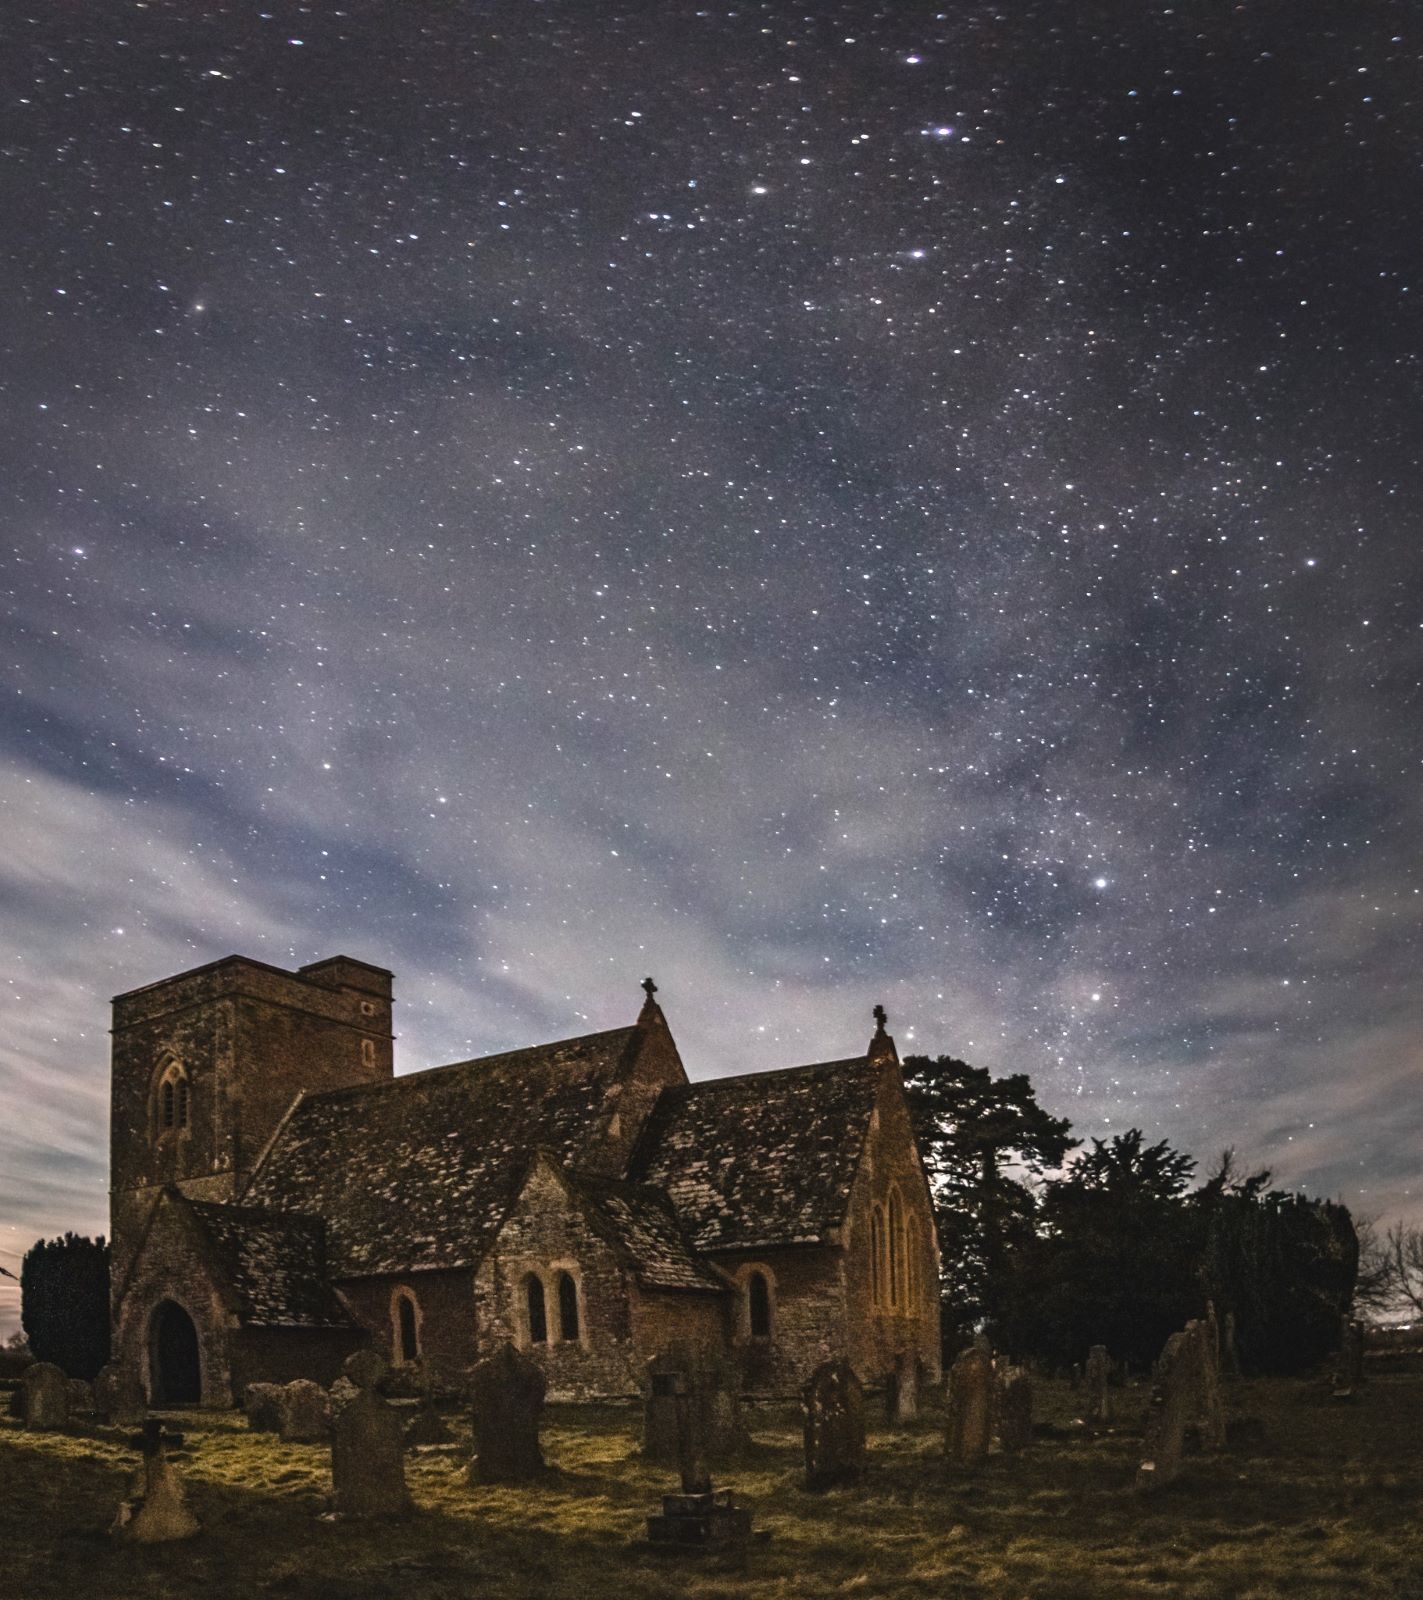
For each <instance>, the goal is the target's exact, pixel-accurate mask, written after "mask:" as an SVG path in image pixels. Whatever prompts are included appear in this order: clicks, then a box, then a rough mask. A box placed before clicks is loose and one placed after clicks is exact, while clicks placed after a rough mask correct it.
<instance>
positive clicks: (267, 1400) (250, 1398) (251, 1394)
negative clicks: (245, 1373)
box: [242, 1383, 284, 1433]
mask: <svg viewBox="0 0 1423 1600" xmlns="http://www.w3.org/2000/svg"><path fill="white" fill-rule="evenodd" d="M283 1393H284V1389H283V1386H282V1385H281V1384H280V1383H249V1384H248V1385H247V1387H246V1388H245V1389H244V1390H243V1391H242V1411H243V1414H244V1415H245V1416H246V1418H247V1426H248V1427H249V1428H251V1430H252V1431H253V1433H280V1432H281V1431H282V1396H283Z"/></svg>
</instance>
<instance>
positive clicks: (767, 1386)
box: [713, 1245, 851, 1394]
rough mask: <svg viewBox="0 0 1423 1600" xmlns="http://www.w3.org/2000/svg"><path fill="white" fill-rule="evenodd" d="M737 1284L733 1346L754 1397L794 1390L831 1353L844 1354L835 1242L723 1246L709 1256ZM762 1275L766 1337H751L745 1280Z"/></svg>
mask: <svg viewBox="0 0 1423 1600" xmlns="http://www.w3.org/2000/svg"><path fill="white" fill-rule="evenodd" d="M713 1259H714V1260H715V1262H716V1265H717V1266H718V1267H720V1268H721V1270H722V1271H723V1272H725V1273H726V1274H727V1276H728V1277H730V1278H731V1279H732V1280H733V1281H734V1282H735V1284H736V1286H737V1293H736V1296H735V1298H734V1300H733V1301H732V1303H731V1305H730V1307H729V1312H730V1316H729V1321H730V1331H731V1343H732V1349H733V1351H734V1352H735V1354H736V1355H737V1357H738V1361H739V1365H740V1367H741V1371H742V1375H743V1382H744V1385H745V1387H746V1389H747V1390H748V1392H750V1393H752V1394H797V1393H799V1391H800V1388H801V1386H802V1385H803V1384H804V1383H805V1381H806V1380H807V1379H808V1378H809V1376H810V1374H811V1373H812V1372H814V1371H815V1369H816V1368H817V1367H818V1366H820V1365H821V1364H822V1363H823V1362H826V1361H830V1360H832V1359H834V1358H835V1357H836V1356H849V1355H850V1353H851V1350H850V1340H849V1337H848V1329H849V1318H848V1308H847V1305H846V1299H845V1277H844V1259H843V1252H842V1251H841V1250H839V1249H837V1248H835V1247H833V1246H825V1245H801V1246H798V1247H796V1248H794V1249H785V1250H761V1251H754V1252H752V1251H734V1252H733V1251H727V1252H723V1253H722V1254H720V1255H717V1256H715V1257H713ZM753 1272H760V1273H761V1274H763V1276H764V1277H765V1278H766V1279H767V1281H768V1284H769V1287H770V1297H771V1334H770V1337H769V1338H768V1339H765V1338H756V1337H753V1336H752V1333H751V1328H750V1316H749V1306H748V1299H747V1284H748V1282H749V1279H750V1277H751V1274H752V1273H753Z"/></svg>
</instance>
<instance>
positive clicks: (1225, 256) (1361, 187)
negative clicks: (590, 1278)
mask: <svg viewBox="0 0 1423 1600" xmlns="http://www.w3.org/2000/svg"><path fill="white" fill-rule="evenodd" d="M31 11H32V15H30V16H29V17H26V16H25V15H24V14H23V11H22V9H17V8H12V9H11V14H10V16H9V17H8V19H7V26H6V34H7V43H6V48H5V51H4V57H3V65H0V76H3V89H4V97H3V105H4V118H3V133H0V156H3V161H0V184H3V196H2V198H3V211H2V212H0V215H3V217H4V218H5V221H4V226H3V231H2V232H0V306H3V307H4V311H3V314H0V405H3V415H4V429H3V443H2V444H0V449H3V452H4V454H3V458H0V469H2V470H0V501H3V505H4V522H3V526H4V532H5V545H6V548H7V550H8V554H9V560H8V561H7V562H6V573H7V576H6V582H5V590H4V592H5V601H6V621H7V630H6V644H7V654H6V658H5V659H6V674H5V676H6V682H7V687H6V692H5V697H4V702H3V703H4V718H3V723H0V737H3V740H4V745H5V756H6V761H5V765H4V775H3V778H0V806H2V807H3V810H0V818H3V825H4V838H5V846H6V848H5V852H4V859H3V863H0V891H3V895H4V902H5V905H6V916H5V918H4V922H3V933H2V934H0V938H3V945H0V954H3V960H4V965H5V974H6V979H7V981H8V984H9V992H10V995H11V1005H10V1006H9V1008H8V1011H7V1034H8V1039H7V1046H8V1048H7V1051H6V1067H5V1072H4V1077H3V1083H0V1128H3V1131H0V1264H4V1265H8V1266H10V1267H11V1268H12V1269H13V1268H14V1266H15V1263H16V1256H17V1255H18V1253H19V1252H20V1251H21V1250H22V1249H23V1247H24V1246H25V1245H26V1244H27V1243H28V1242H29V1241H30V1240H32V1239H33V1238H34V1237H35V1236H36V1235H37V1234H38V1233H39V1232H41V1231H54V1230H56V1229H59V1228H61V1227H64V1226H74V1227H77V1228H80V1229H81V1230H84V1231H98V1230H99V1229H100V1228H102V1227H103V1226H104V1221H105V1218H104V1212H105V1204H106V1202H105V1193H104V1191H105V1167H106V1153H105V1143H106V1136H107V1135H106V1106H107V1040H106V1037H105V1030H106V1028H107V1025H108V1012H107V1002H108V998H109V996H110V994H112V993H113V992H115V991H116V990H121V989H127V988H131V987H134V986H136V985H138V984H141V983H145V982H149V981H152V980H154V979H156V978H158V977H161V976H163V975H165V974H167V973H169V972H173V971H177V970H180V969H181V968H184V967H188V966H193V965H196V964H198V963H200V962H203V961H207V960H210V959H212V958H215V957H217V956H221V955H223V954H226V953H228V952H229V951H233V950H236V951H241V952H243V953H246V954H251V955H254V956H257V957H260V958H262V959H265V960H269V961H273V962H277V963H279V964H283V965H290V964H295V963H302V962H307V961H311V960H314V959H316V958H318V957H320V956H324V955H327V954H331V953H334V952H336V951H346V952H349V953H350V954H353V955H356V956H360V957H362V958H364V959H366V960H371V961H375V962H379V963H381V964H384V965H387V966H390V967H392V968H393V969H394V970H395V971H396V973H397V991H396V992H397V996H398V999H399V1001H400V1006H399V1011H398V1018H399V1020H398V1024H397V1025H398V1028H399V1031H400V1040H399V1043H398V1046H397V1050H398V1060H399V1062H400V1064H401V1066H402V1067H404V1068H407V1069H408V1068H412V1067H417V1066H425V1065H430V1064H432V1063H435V1062H437V1061H441V1060H448V1059H453V1058H457V1057H462V1056H468V1055H471V1054H475V1053H478V1052H482V1051H487V1050H495V1049H503V1048H508V1047H512V1046H516V1045H522V1044H528V1043H532V1042H536V1041H539V1040H542V1039H545V1038H552V1037H558V1036H560V1035H567V1034H574V1033H579V1032H584V1031H587V1030H589V1029H591V1028H597V1027H605V1026H614V1025H621V1024H623V1023H625V1022H627V1021H628V1020H630V1019H631V1018H632V1017H633V1016H634V1015H635V1014H636V1010H637V1005H638V1003H639V1002H640V1001H641V998H642V996H641V994H640V992H639V990H638V987H637V984H638V981H639V980H640V979H641V978H642V977H643V976H644V975H645V973H647V972H649V971H650V972H652V973H653V974H655V976H656V978H657V980H658V983H659V984H660V986H661V993H660V998H661V999H662V1000H663V1001H665V1003H666V1008H667V1012H668V1016H669V1019H670V1020H671V1023H672V1026H673V1028H674V1030H675V1032H676V1033H677V1035H678V1038H679V1040H680V1042H681V1044H682V1049H683V1054H684V1056H685V1058H686V1060H687V1062H688V1066H689V1069H690V1070H691V1071H692V1072H693V1074H694V1075H695V1076H704V1075H708V1074H715V1073H718V1072H725V1071H729V1070H747V1069H750V1068H754V1067H759V1066H765V1067H776V1066H786V1065H792V1064H794V1063H797V1062H800V1061H805V1060H813V1059H817V1058H821V1057H825V1056H843V1055H845V1054H848V1053H851V1052H853V1051H854V1050H857V1049H860V1048H862V1047H863V1045H864V1042H865V1041H866V1040H867V1039H868V1036H869V1030H870V1027H871V1023H870V1018H869V1012H870V1007H871V1005H872V1004H874V1003H875V1002H876V1001H883V1002H884V1004H885V1005H886V1006H887V1007H888V1008H889V1011H890V1014H891V1026H892V1029H893V1031H894V1032H895V1033H896V1035H897V1037H898V1039H899V1043H900V1048H901V1050H902V1051H904V1050H918V1051H929V1052H931V1053H939V1052H951V1053H954V1054H958V1055H962V1056H966V1057H968V1058H969V1059H971V1060H973V1061H974V1062H976V1063H978V1064H980V1065H984V1066H988V1067H991V1068H993V1069H995V1070H999V1071H1010V1070H1015V1071H1016V1070H1022V1071H1027V1072H1028V1073H1029V1074H1030V1075H1031V1076H1032V1078H1033V1080H1034V1082H1035V1083H1036V1084H1037V1086H1038V1089H1039V1094H1040V1097H1041V1099H1042V1100H1043V1101H1044V1102H1045V1103H1046V1104H1047V1105H1049V1106H1050V1107H1051V1108H1052V1109H1053V1110H1054V1111H1057V1112H1061V1113H1065V1114H1067V1115H1068V1116H1070V1117H1071V1118H1072V1119H1073V1121H1074V1124H1075V1125H1076V1127H1077V1130H1078V1131H1079V1132H1080V1133H1084V1134H1089V1133H1090V1134H1098V1135H1101V1134H1103V1133H1105V1132H1108V1131H1113V1130H1116V1131H1120V1130H1121V1129H1124V1128H1126V1127H1128V1126H1131V1125H1133V1124H1135V1125H1140V1126H1142V1127H1144V1128H1145V1129H1146V1130H1147V1131H1148V1133H1149V1134H1150V1135H1151V1136H1152V1137H1169V1138H1170V1139H1172V1140H1173V1141H1174V1142H1176V1143H1178V1144H1180V1145H1181V1146H1183V1147H1184V1148H1186V1149H1189V1150H1191V1151H1192V1152H1194V1153H1195V1154H1197V1155H1198V1156H1199V1157H1201V1158H1202V1160H1203V1161H1207V1160H1209V1159H1211V1158H1212V1157H1213V1156H1214V1155H1215V1154H1216V1153H1218V1152H1219V1150H1220V1149H1221V1148H1223V1147H1224V1146H1226V1145H1234V1146H1236V1147H1237V1148H1238V1150H1239V1151H1240V1153H1241V1155H1242V1157H1243V1158H1244V1159H1245V1160H1246V1161H1248V1162H1251V1163H1255V1164H1260V1165H1269V1166H1271V1167H1273V1168H1274V1170H1275V1172H1276V1175H1277V1177H1278V1178H1279V1179H1280V1180H1281V1181H1285V1182H1288V1183H1291V1184H1298V1185H1302V1186H1304V1187H1306V1188H1308V1189H1309V1190H1310V1192H1312V1193H1324V1194H1337V1195H1340V1196H1342V1197H1343V1198H1344V1199H1345V1200H1346V1201H1347V1202H1349V1203H1350V1204H1351V1205H1353V1206H1355V1207H1357V1208H1360V1209H1362V1210H1365V1211H1376V1212H1380V1213H1382V1214H1384V1215H1385V1216H1391V1215H1398V1214H1411V1215H1413V1216H1415V1218H1416V1216H1417V1208H1418V1206H1419V1204H1420V1203H1421V1202H1420V1198H1419V1196H1420V1177H1423V1168H1421V1167H1420V1162H1423V1158H1421V1157H1420V1154H1419V1151H1420V1148H1423V1095H1420V1093H1419V1089H1418V1085H1419V1073H1420V1070H1423V1059H1420V1058H1421V1057H1423V1051H1420V1034H1421V1033H1423V1029H1421V1028H1420V984H1419V980H1418V976H1417V972H1418V957H1419V946H1420V938H1419V931H1420V920H1423V919H1420V907H1423V900H1420V881H1421V875H1420V872H1419V867H1418V847H1417V840H1418V838H1419V837H1420V824H1423V816H1420V811H1423V806H1420V762H1419V754H1420V750H1419V738H1418V724H1419V679H1420V645H1423V632H1421V631H1420V620H1423V618H1421V616H1420V612H1421V611H1423V607H1421V606H1420V595H1423V542H1421V541H1420V539H1419V534H1418V531H1417V529H1418V511H1419V504H1420V498H1423V496H1421V495H1420V490H1423V474H1421V473H1420V469H1419V440H1420V436H1423V411H1420V403H1419V383H1420V353H1423V330H1420V325H1419V302H1420V301H1423V270H1420V255H1421V254H1423V243H1420V236H1419V232H1418V226H1417V210H1418V173H1419V169H1420V154H1423V72H1420V54H1419V47H1418V37H1417V29H1416V18H1412V17H1410V15H1409V12H1410V8H1409V7H1408V6H1406V5H1403V4H1397V5H1390V4H1386V3H1380V4H1370V5H1363V6H1339V5H1338V4H1328V5H1324V4H1320V5H1311V4H1306V3H1301V0H1276V3H1274V4H1270V3H1260V4H1250V5H1245V6H1230V5H1223V4H1222V5H1216V4H1204V5H1194V4H1185V3H1181V4H1178V5H1176V6H1160V5H1150V6H1144V5H1142V4H1140V3H1139V0H1121V3H1118V4H1103V3H1095V4H1094V3H1087V4H1076V5H1072V6H1063V5H1045V4H1022V5H1016V6H1011V7H1010V6H992V5H985V4H980V3H976V0H964V3H962V4H956V5H955V6H953V7H952V8H949V9H948V10H946V11H944V12H941V13H938V14H936V13H935V12H933V11H932V10H929V9H927V8H919V7H915V6H912V5H908V4H894V5H883V6H880V7H871V6H865V5H839V6H835V5H823V6H815V7H809V6H807V7H799V8H797V7H791V6H787V5H755V4H741V5H723V6H719V7H716V8H706V9H698V8H696V7H694V6H690V5H687V4H683V3H680V0H650V3H646V4H640V5H627V4H609V5H603V4H597V5H592V4H587V3H583V4H575V3H572V0H559V3H548V4H535V3H531V0H517V3H514V0H507V3H496V4H485V5H474V4H468V5H462V6H455V5H449V4H433V3H418V0H401V3H399V4H396V3H394V0H387V3H383V4H372V3H358V4H349V5H346V6H345V7H344V8H339V9H338V8H337V7H336V6H333V5H320V6H311V7H302V6H294V5H286V6H277V5H269V6H268V7H267V9H266V10H265V11H259V10H258V9H257V7H256V6H255V5H254V6H248V5H237V4H227V5H212V4H203V5H199V4H194V3H193V0H174V3H169V4H160V3H156V0H155V3H150V4H147V5H144V4H134V3H129V4H118V3H105V4H100V3H98V0H87V3H74V4H66V5H63V6H56V5H43V6H40V5H36V6H34V7H32V8H31ZM1410 24H1412V25H1413V26H1410ZM13 1312H14V1297H13V1294H12V1295H11V1298H10V1300H9V1301H4V1300H0V1315H9V1316H10V1317H12V1318H13Z"/></svg>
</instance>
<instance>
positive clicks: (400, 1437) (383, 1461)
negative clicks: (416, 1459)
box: [331, 1361, 410, 1517]
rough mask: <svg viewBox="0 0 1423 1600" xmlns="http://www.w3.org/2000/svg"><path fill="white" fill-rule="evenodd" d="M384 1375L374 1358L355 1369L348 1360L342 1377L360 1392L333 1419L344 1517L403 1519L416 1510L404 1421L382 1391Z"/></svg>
mask: <svg viewBox="0 0 1423 1600" xmlns="http://www.w3.org/2000/svg"><path fill="white" fill-rule="evenodd" d="M381 1376H382V1372H381V1371H380V1370H379V1369H378V1368H377V1367H376V1365H375V1364H374V1363H372V1362H364V1363H359V1364H358V1365H357V1366H356V1367H355V1369H354V1372H353V1370H352V1366H351V1362H350V1361H348V1362H347V1363H346V1366H345V1369H344V1371H343V1373H342V1376H341V1378H340V1379H339V1380H338V1381H339V1382H341V1383H343V1384H346V1385H347V1386H349V1387H350V1388H351V1389H353V1390H354V1391H355V1392H354V1398H352V1399H350V1400H348V1401H347V1402H346V1403H345V1404H344V1405H343V1406H342V1407H341V1408H340V1409H339V1410H338V1411H337V1412H336V1413H335V1415H334V1416H333V1417H332V1419H331V1485H332V1488H333V1489H334V1490H335V1500H336V1511H337V1514H338V1515H340V1516H343V1517H403V1516H404V1515H405V1514H406V1513H407V1512H408V1511H409V1510H410V1491H409V1490H408V1489H407V1488H406V1486H405V1430H404V1424H403V1422H402V1420H401V1417H400V1414H399V1412H397V1411H396V1410H395V1408H394V1407H393V1406H391V1405H389V1404H388V1403H387V1402H386V1401H385V1400H384V1399H382V1398H381V1396H380V1395H379V1394H378V1393H377V1391H376V1384H377V1382H378V1381H379V1380H380V1378H381ZM358 1378H361V1379H365V1380H367V1381H366V1382H364V1383H360V1384H358V1383H357V1382H356V1379H358Z"/></svg>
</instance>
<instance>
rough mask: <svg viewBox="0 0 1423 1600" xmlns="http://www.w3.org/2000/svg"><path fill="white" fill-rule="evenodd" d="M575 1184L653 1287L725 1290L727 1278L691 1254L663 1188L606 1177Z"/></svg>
mask: <svg viewBox="0 0 1423 1600" xmlns="http://www.w3.org/2000/svg"><path fill="white" fill-rule="evenodd" d="M573 1187H574V1188H575V1190H577V1191H579V1192H581V1193H582V1194H583V1195H584V1197H585V1198H586V1200H587V1201H588V1203H589V1206H590V1208H591V1209H592V1210H593V1211H594V1212H595V1214H596V1216H597V1218H598V1220H599V1221H601V1223H602V1224H603V1231H604V1233H605V1234H606V1235H607V1236H608V1237H609V1239H610V1240H611V1242H612V1244H613V1246H614V1248H615V1249H616V1250H617V1251H618V1253H619V1254H620V1255H621V1256H622V1257H623V1258H624V1260H626V1261H627V1262H628V1263H629V1265H630V1266H631V1267H632V1269H633V1273H634V1275H635V1276H636V1278H637V1281H638V1282H639V1283H641V1284H643V1285H645V1286H646V1287H647V1288H649V1289H694V1290H700V1291H707V1290H711V1291H715V1292H721V1293H725V1292H726V1290H727V1288H728V1284H727V1281H726V1279H725V1278H723V1277H722V1276H721V1274H720V1273H719V1272H717V1271H715V1270H714V1269H713V1268H712V1267H709V1266H707V1265H705V1264H704V1263H703V1262H700V1261H698V1260H697V1258H696V1256H695V1255H694V1254H693V1252H692V1248H691V1246H690V1245H689V1244H688V1242H687V1239H686V1236H685V1234H684V1233H683V1232H682V1228H681V1225H680V1223H679V1222H678V1221H677V1213H676V1212H675V1211H674V1210H673V1209H672V1202H671V1201H670V1200H669V1199H668V1198H667V1196H666V1195H665V1194H663V1193H662V1191H661V1190H660V1189H653V1188H651V1187H650V1186H648V1185H647V1184H641V1183H615V1182H612V1181H611V1180H609V1179H605V1178H600V1179H587V1178H584V1179H580V1180H576V1181H575V1182H574V1183H573Z"/></svg>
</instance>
